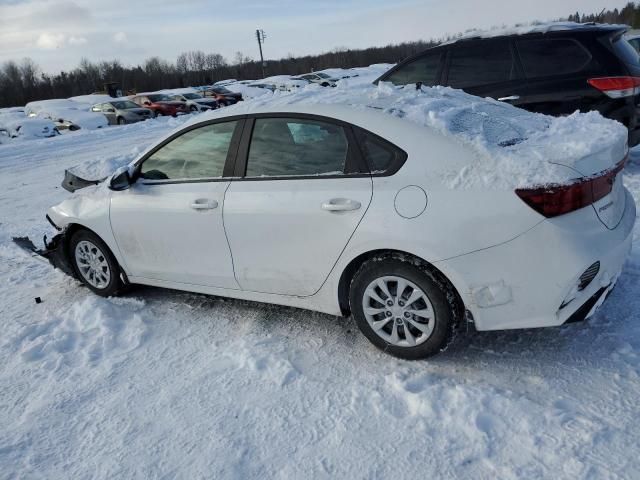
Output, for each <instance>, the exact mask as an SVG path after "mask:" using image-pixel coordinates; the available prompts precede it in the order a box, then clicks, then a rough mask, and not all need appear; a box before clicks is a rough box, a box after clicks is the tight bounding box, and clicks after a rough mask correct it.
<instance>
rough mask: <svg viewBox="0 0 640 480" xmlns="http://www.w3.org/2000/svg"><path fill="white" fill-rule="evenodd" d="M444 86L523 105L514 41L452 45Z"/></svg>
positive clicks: (458, 43)
mask: <svg viewBox="0 0 640 480" xmlns="http://www.w3.org/2000/svg"><path fill="white" fill-rule="evenodd" d="M446 65H447V66H446V69H445V70H446V72H445V78H444V84H445V85H448V86H450V87H453V88H460V89H462V90H464V91H465V92H467V93H470V94H472V95H477V96H479V97H491V98H495V99H496V100H501V101H505V102H509V103H511V104H513V105H520V104H521V103H522V95H523V91H524V86H525V85H524V82H523V79H522V72H521V69H520V66H519V64H518V62H517V58H516V56H515V51H514V49H513V45H512V44H511V41H510V40H509V39H506V38H499V39H488V40H478V41H461V42H457V43H454V44H452V45H451V47H450V48H449V54H448V60H447V63H446Z"/></svg>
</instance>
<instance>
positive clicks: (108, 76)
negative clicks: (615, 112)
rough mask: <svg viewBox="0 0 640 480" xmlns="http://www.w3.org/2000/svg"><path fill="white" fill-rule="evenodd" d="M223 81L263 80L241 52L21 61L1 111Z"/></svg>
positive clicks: (407, 51) (360, 53) (587, 17)
mask: <svg viewBox="0 0 640 480" xmlns="http://www.w3.org/2000/svg"><path fill="white" fill-rule="evenodd" d="M561 20H569V21H579V22H603V23H625V24H627V25H631V26H632V27H640V5H637V4H636V2H629V3H628V4H627V5H626V6H625V7H624V8H622V9H620V10H618V9H617V8H616V9H614V10H603V11H602V12H600V13H595V14H583V13H580V12H576V13H575V14H572V15H569V17H568V18H566V19H561ZM443 40H445V39H438V40H428V41H416V42H405V43H400V44H395V45H387V46H383V47H371V48H366V49H349V48H336V49H334V50H332V51H330V52H326V53H321V54H319V55H306V56H302V57H294V56H293V55H290V56H288V57H287V58H282V59H280V60H268V61H266V65H265V71H266V74H267V75H296V74H301V73H306V72H310V71H313V70H322V69H325V68H331V67H339V68H350V67H359V66H367V65H371V64H375V63H395V62H398V61H400V60H402V59H403V58H406V57H408V56H409V55H413V54H415V53H418V52H420V51H422V50H425V49H426V48H429V47H432V46H434V45H437V44H438V43H441V42H442V41H443ZM226 78H237V79H258V78H262V65H261V64H260V62H259V61H255V60H253V59H252V58H250V57H248V56H246V55H244V54H243V53H241V52H237V53H236V54H235V56H234V58H233V59H231V60H228V59H226V58H225V57H224V56H222V55H220V54H219V53H205V52H203V51H200V50H195V51H188V52H184V53H181V54H180V55H178V57H177V59H176V61H175V62H170V61H167V60H164V59H162V58H160V57H155V56H154V57H150V58H148V59H146V60H145V61H144V62H143V63H142V64H141V65H136V66H126V65H124V64H123V63H122V62H121V61H120V60H110V61H101V62H92V61H90V60H89V59H86V58H83V59H81V60H80V63H79V65H78V66H77V67H76V68H74V69H73V70H70V71H62V72H60V73H57V74H47V73H44V72H42V71H41V69H40V68H39V67H38V65H37V64H36V63H35V62H34V61H33V60H32V59H30V58H25V59H23V60H21V61H8V62H5V63H4V64H2V66H0V107H9V106H19V105H25V104H26V103H28V102H30V101H32V100H44V99H48V98H68V97H72V96H75V95H85V94H89V93H94V92H101V91H104V85H105V84H106V83H108V82H115V83H117V84H118V85H119V86H120V88H121V89H122V90H123V92H127V93H135V92H143V91H153V90H159V89H163V88H178V87H188V86H194V85H207V84H211V83H213V82H216V81H218V80H223V79H226Z"/></svg>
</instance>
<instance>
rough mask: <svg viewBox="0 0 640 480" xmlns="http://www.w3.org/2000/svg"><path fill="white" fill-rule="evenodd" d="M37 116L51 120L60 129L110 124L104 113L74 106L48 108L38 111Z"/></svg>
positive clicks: (86, 128) (98, 126)
mask: <svg viewBox="0 0 640 480" xmlns="http://www.w3.org/2000/svg"><path fill="white" fill-rule="evenodd" d="M37 116H38V118H44V119H49V120H51V121H52V122H53V123H54V124H55V126H56V127H57V129H58V130H60V131H63V130H69V131H71V132H73V131H76V130H80V129H85V130H96V129H98V128H103V127H106V126H108V125H109V122H108V121H107V119H106V118H105V117H104V115H99V114H96V113H94V112H88V111H84V110H77V109H73V108H48V109H46V110H41V111H40V112H38V114H37Z"/></svg>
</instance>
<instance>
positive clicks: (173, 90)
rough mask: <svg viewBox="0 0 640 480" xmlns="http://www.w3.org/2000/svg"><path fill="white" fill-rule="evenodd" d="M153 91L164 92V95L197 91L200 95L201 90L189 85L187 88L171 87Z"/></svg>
mask: <svg viewBox="0 0 640 480" xmlns="http://www.w3.org/2000/svg"><path fill="white" fill-rule="evenodd" d="M153 93H162V94H164V95H184V94H185V93H197V94H198V95H200V92H199V91H198V90H196V89H195V88H191V87H187V88H169V89H166V90H158V91H157V92H153Z"/></svg>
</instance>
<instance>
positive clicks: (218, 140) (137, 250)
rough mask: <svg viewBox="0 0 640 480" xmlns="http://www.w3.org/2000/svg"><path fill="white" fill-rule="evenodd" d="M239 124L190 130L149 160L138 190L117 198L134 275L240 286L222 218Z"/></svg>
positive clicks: (116, 214) (117, 228)
mask: <svg viewBox="0 0 640 480" xmlns="http://www.w3.org/2000/svg"><path fill="white" fill-rule="evenodd" d="M236 124H237V122H235V121H231V122H224V123H215V124H209V125H206V126H199V127H197V128H194V129H191V130H188V131H187V132H185V133H182V134H181V135H180V136H178V137H176V138H174V139H172V140H171V141H169V142H168V143H166V144H164V145H162V146H161V147H160V148H159V149H157V150H156V151H155V152H152V153H151V155H149V156H148V157H147V158H146V159H144V160H143V161H142V163H141V165H140V167H139V168H140V178H139V179H138V181H137V182H136V183H135V184H134V185H132V186H131V188H129V189H128V190H125V191H122V192H114V193H113V195H112V198H111V210H110V218H111V225H112V229H113V232H114V235H115V238H116V242H117V244H118V248H119V249H120V251H121V253H122V255H123V256H124V260H125V263H126V265H127V268H128V270H129V271H130V274H131V275H132V276H134V277H142V278H148V279H154V280H163V281H169V282H179V283H183V284H193V285H204V286H212V287H222V288H236V289H237V288H238V285H237V283H236V281H235V279H234V275H233V263H232V261H231V253H230V251H229V245H228V243H227V239H226V236H225V233H224V226H223V221H222V211H223V208H224V194H225V190H226V189H227V187H228V186H229V180H228V179H225V178H224V176H223V171H224V167H225V163H226V160H227V155H228V152H229V150H230V145H231V139H232V136H233V133H234V130H235V128H236ZM234 153H235V152H234Z"/></svg>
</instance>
